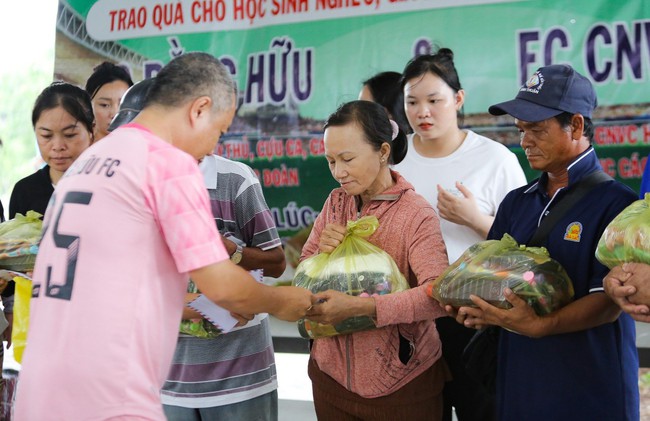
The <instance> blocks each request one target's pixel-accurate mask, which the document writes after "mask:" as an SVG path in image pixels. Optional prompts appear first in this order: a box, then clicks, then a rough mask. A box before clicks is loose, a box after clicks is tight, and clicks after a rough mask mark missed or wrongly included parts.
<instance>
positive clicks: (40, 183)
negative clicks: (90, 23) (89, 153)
mask: <svg viewBox="0 0 650 421" xmlns="http://www.w3.org/2000/svg"><path fill="white" fill-rule="evenodd" d="M94 124H95V117H94V115H93V109H92V105H91V102H90V96H89V95H88V93H87V92H86V91H84V90H83V89H81V88H79V87H77V86H75V85H72V84H69V83H66V82H54V83H52V84H51V85H50V86H48V87H47V88H45V89H44V90H43V92H41V94H40V95H39V96H38V98H37V99H36V103H35V104H34V109H33V111H32V125H33V127H34V132H35V134H36V141H37V144H38V149H39V151H40V153H41V157H42V158H43V161H45V163H46V164H47V165H45V166H44V167H43V168H41V169H40V170H38V171H36V172H35V173H34V174H32V175H29V176H27V177H25V178H23V179H22V180H20V181H18V182H17V183H16V185H15V186H14V189H13V191H12V193H11V199H10V200H9V218H10V219H11V218H14V217H15V216H16V213H21V214H23V215H25V214H26V213H27V211H29V210H33V211H36V212H38V213H40V214H41V215H43V214H45V209H46V208H47V204H48V202H49V201H50V197H51V196H52V193H53V192H54V186H55V185H56V183H57V182H58V181H59V180H60V179H61V177H62V176H63V173H65V171H66V170H67V169H68V168H69V167H70V165H72V163H73V162H74V161H75V159H77V157H78V156H79V155H80V154H81V152H83V151H84V150H85V149H86V148H87V147H88V146H90V144H91V143H92V142H93V126H94Z"/></svg>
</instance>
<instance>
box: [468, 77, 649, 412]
mask: <svg viewBox="0 0 650 421" xmlns="http://www.w3.org/2000/svg"><path fill="white" fill-rule="evenodd" d="M596 105H597V100H596V93H595V91H594V88H593V86H592V85H591V83H590V82H589V80H588V79H586V78H585V77H584V76H582V75H580V74H579V73H578V72H576V71H575V70H574V69H573V68H571V67H570V66H567V65H551V66H546V67H542V68H540V69H538V71H537V72H536V73H535V74H534V75H533V76H532V77H531V78H530V79H529V80H528V81H527V82H526V83H525V84H524V85H523V86H522V87H521V89H520V90H519V93H518V94H517V96H516V98H515V99H514V100H511V101H507V102H503V103H500V104H496V105H493V106H491V107H490V109H489V111H490V113H491V114H494V115H503V114H509V115H511V116H513V117H514V118H515V125H516V126H517V128H518V129H519V132H520V134H521V146H522V148H524V150H525V152H526V158H527V159H528V162H529V164H530V166H531V168H533V169H535V170H539V171H541V172H542V174H541V176H540V177H539V178H538V179H537V180H534V181H533V182H531V183H530V184H528V185H526V186H524V187H521V188H519V189H516V190H513V191H511V192H510V193H509V194H508V196H506V198H505V199H504V200H503V202H502V203H501V206H500V207H499V210H498V212H497V214H496V217H495V221H494V224H493V225H492V228H491V230H490V232H489V235H488V239H501V238H502V236H503V235H504V234H506V233H508V234H510V235H512V236H513V237H514V238H515V239H516V240H517V241H518V242H519V243H520V244H527V243H528V242H529V241H530V240H531V238H532V237H533V234H534V232H535V231H536V230H537V228H538V226H539V225H540V223H541V221H542V220H543V219H544V218H546V217H548V215H550V214H552V213H553V211H554V209H555V207H556V205H557V204H558V203H561V202H562V200H563V198H564V197H566V195H567V194H568V193H571V192H572V190H573V189H574V188H575V186H576V185H577V183H579V182H580V181H581V180H582V179H583V178H585V177H586V176H588V175H590V174H592V173H594V172H596V171H602V168H601V166H600V163H599V161H598V157H597V156H596V153H595V151H594V149H593V147H592V145H591V138H592V135H593V124H592V122H591V117H592V112H593V110H594V108H595V107H596ZM636 198H637V196H636V194H635V193H634V192H633V191H632V190H631V189H629V188H627V187H626V186H625V185H623V184H621V183H619V182H617V181H615V180H608V181H604V182H602V183H601V184H598V186H597V187H596V188H593V189H592V190H591V191H589V193H587V194H586V195H584V196H583V197H582V198H581V199H580V200H579V201H577V203H576V204H574V205H573V206H572V207H571V208H570V209H569V210H568V211H567V212H566V213H564V214H563V216H562V217H561V218H560V219H559V221H558V223H556V224H555V225H554V226H553V227H552V228H551V230H550V231H549V234H548V236H547V237H546V242H545V244H543V245H544V246H545V247H546V248H547V249H548V251H549V253H550V256H551V257H552V258H554V259H555V260H557V261H558V262H560V264H562V266H563V267H564V268H565V269H566V271H567V273H568V275H569V277H570V278H571V280H572V282H573V286H574V290H575V297H574V301H573V302H571V303H570V304H568V305H567V306H565V307H563V308H561V309H559V310H556V311H554V312H552V313H550V314H548V315H545V316H538V315H537V314H536V313H535V312H534V311H533V309H532V308H531V307H530V306H528V305H527V304H526V302H525V301H524V300H522V299H521V298H519V297H517V296H516V295H515V294H514V293H513V292H512V291H511V290H509V289H506V290H505V296H506V298H507V300H508V301H509V302H510V303H511V304H512V306H513V307H512V308H511V309H508V310H504V309H500V308H497V307H494V306H492V305H490V304H488V303H487V302H486V301H484V300H481V299H480V298H478V297H472V301H473V302H474V304H475V305H476V306H478V307H477V308H474V307H461V308H460V309H458V313H457V320H458V321H459V322H461V323H464V324H465V325H466V326H470V327H482V326H486V325H497V326H501V327H503V328H505V329H502V332H501V335H500V338H499V348H498V363H497V418H498V419H499V420H501V421H510V420H517V421H519V420H527V421H535V420H540V421H541V420H550V419H552V420H554V421H558V420H566V421H575V420H638V419H639V391H638V384H637V381H638V357H637V351H636V345H635V326H634V322H633V320H632V319H631V318H630V317H629V316H628V315H627V314H622V315H621V312H620V308H619V307H618V306H617V305H616V304H615V303H614V302H612V300H611V299H610V298H609V297H608V296H607V295H606V294H605V293H604V291H603V278H604V277H605V275H606V274H607V268H606V267H605V266H603V265H602V264H601V263H599V262H598V261H597V260H596V258H595V257H594V252H595V249H596V246H597V244H598V240H599V239H600V236H601V234H602V233H603V231H604V229H605V228H606V226H607V225H608V223H609V222H610V221H611V220H612V219H613V218H614V217H615V216H616V215H618V213H619V212H620V211H622V210H623V209H624V208H625V207H627V206H628V205H629V204H630V203H631V202H633V201H634V200H635V199H636Z"/></svg>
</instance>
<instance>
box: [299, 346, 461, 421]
mask: <svg viewBox="0 0 650 421" xmlns="http://www.w3.org/2000/svg"><path fill="white" fill-rule="evenodd" d="M308 371H309V377H310V378H311V380H312V390H313V393H314V407H315V409H316V416H317V417H318V420H319V421H395V420H408V421H440V420H441V416H442V393H441V392H442V387H443V383H444V382H445V380H446V379H448V378H449V372H448V370H447V366H446V364H445V363H444V362H443V361H442V360H438V361H436V363H435V364H434V365H433V366H432V367H431V368H429V369H428V370H426V371H425V372H424V373H422V374H420V375H419V376H418V377H416V378H415V379H413V380H411V381H410V382H409V383H407V384H405V385H404V386H403V387H401V388H400V389H399V390H397V391H395V392H393V393H392V394H390V395H387V396H382V397H379V398H363V397H361V396H359V395H357V394H356V393H353V392H350V391H349V390H347V389H346V388H344V387H343V386H341V385H340V384H339V383H337V382H336V380H334V379H333V378H331V377H330V376H328V375H327V374H325V373H323V372H322V371H321V370H320V369H319V368H318V365H317V364H316V363H315V362H314V360H313V359H310V360H309V368H308Z"/></svg>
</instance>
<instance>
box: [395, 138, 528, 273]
mask: <svg viewBox="0 0 650 421" xmlns="http://www.w3.org/2000/svg"><path fill="white" fill-rule="evenodd" d="M413 136H414V135H413V134H411V135H409V136H408V152H407V154H406V157H405V158H404V160H403V161H402V162H400V163H399V164H397V165H394V166H393V169H394V170H395V171H397V172H399V173H400V174H402V176H404V178H406V179H407V180H408V181H409V182H410V183H411V184H413V186H414V187H415V191H416V192H418V193H419V194H421V195H422V196H424V197H425V198H426V199H427V200H428V201H429V203H431V205H432V206H433V207H434V208H435V209H436V210H437V206H438V189H437V185H438V184H440V185H441V186H442V188H444V189H446V190H447V191H450V192H452V193H454V194H457V195H459V196H462V193H461V192H460V191H459V190H458V189H457V188H456V181H460V182H461V183H462V184H463V185H464V186H465V187H467V188H468V189H469V191H471V192H472V194H473V195H474V197H475V198H476V202H477V204H478V207H479V209H480V210H481V212H482V213H484V214H487V215H492V216H494V215H495V214H496V211H497V209H498V207H499V204H500V203H501V201H502V200H503V198H504V197H505V195H506V194H507V193H508V192H509V191H510V190H512V189H515V188H517V187H521V186H523V185H524V184H526V176H525V175H524V171H523V170H522V169H521V165H519V161H518V160H517V156H516V155H515V154H514V153H513V152H511V151H510V150H508V148H507V147H505V146H504V145H502V144H500V143H498V142H495V141H493V140H491V139H488V138H487V137H485V136H481V135H478V134H476V133H474V132H473V131H471V130H468V131H467V137H466V138H465V141H464V142H463V143H462V144H461V145H460V147H459V148H458V149H457V150H455V151H454V152H453V153H451V154H450V155H448V156H445V157H442V158H427V157H424V156H422V155H420V154H419V153H418V152H417V151H416V150H415V147H414V146H413ZM440 228H441V230H442V237H443V238H444V240H445V244H446V245H447V255H448V256H449V263H453V262H454V261H456V259H458V257H460V255H461V254H462V253H463V252H464V251H465V250H466V249H467V248H468V247H469V246H471V245H472V244H475V243H477V242H479V241H483V240H485V238H482V237H481V236H480V235H479V234H478V233H476V231H474V230H473V229H471V228H469V227H466V226H463V225H458V224H454V223H452V222H449V221H447V220H445V219H443V218H440Z"/></svg>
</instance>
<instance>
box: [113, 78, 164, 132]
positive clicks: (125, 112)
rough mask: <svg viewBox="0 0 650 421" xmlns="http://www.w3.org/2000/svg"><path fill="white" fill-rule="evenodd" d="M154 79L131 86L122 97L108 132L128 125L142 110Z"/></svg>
mask: <svg viewBox="0 0 650 421" xmlns="http://www.w3.org/2000/svg"><path fill="white" fill-rule="evenodd" d="M153 82H154V78H150V79H145V80H142V81H140V82H138V83H136V84H135V85H133V86H131V87H130V88H129V89H128V90H127V91H126V92H125V93H124V96H123V97H122V100H121V101H120V110H119V111H118V112H117V114H115V117H113V120H112V121H111V124H110V125H109V126H108V131H109V132H112V131H113V130H115V129H117V128H118V127H120V126H121V125H123V124H127V123H130V122H131V120H133V119H134V118H135V116H137V115H138V114H140V111H142V108H144V105H145V102H146V99H147V94H148V93H149V90H150V89H151V86H152V85H153Z"/></svg>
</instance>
